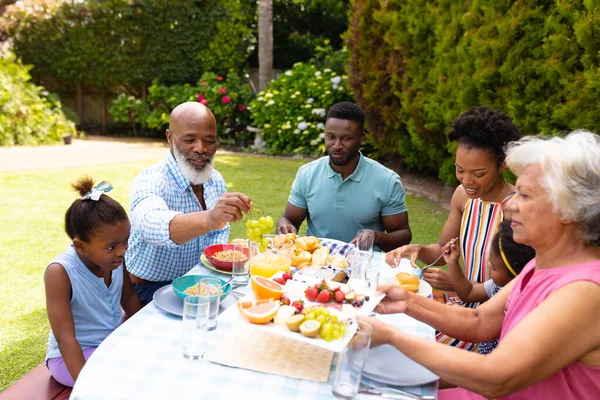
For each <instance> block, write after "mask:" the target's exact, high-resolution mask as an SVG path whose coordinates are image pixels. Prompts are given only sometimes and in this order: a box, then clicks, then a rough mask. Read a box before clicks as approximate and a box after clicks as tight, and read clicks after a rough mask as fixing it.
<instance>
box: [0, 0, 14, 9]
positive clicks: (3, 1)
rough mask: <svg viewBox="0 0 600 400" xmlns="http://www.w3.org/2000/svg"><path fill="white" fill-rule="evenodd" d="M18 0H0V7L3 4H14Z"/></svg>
mask: <svg viewBox="0 0 600 400" xmlns="http://www.w3.org/2000/svg"><path fill="white" fill-rule="evenodd" d="M17 1H18V0H0V8H2V7H4V6H8V5H10V4H15V3H16V2H17Z"/></svg>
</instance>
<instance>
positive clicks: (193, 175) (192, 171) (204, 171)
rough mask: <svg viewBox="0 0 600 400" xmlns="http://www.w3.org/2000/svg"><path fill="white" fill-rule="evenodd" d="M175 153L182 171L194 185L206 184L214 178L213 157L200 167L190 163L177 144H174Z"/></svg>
mask: <svg viewBox="0 0 600 400" xmlns="http://www.w3.org/2000/svg"><path fill="white" fill-rule="evenodd" d="M173 154H174V156H175V160H177V164H178V165H179V168H180V169H181V173H182V174H183V176H185V177H186V178H187V180H189V181H190V183H191V184H192V185H204V184H205V183H206V182H208V181H209V180H210V179H211V178H212V172H213V157H211V158H210V161H209V162H208V164H206V165H205V166H204V167H202V168H200V169H199V168H196V167H194V166H193V165H192V164H191V163H189V162H188V160H186V158H185V156H184V155H183V154H182V153H180V152H179V150H178V149H177V146H175V145H173Z"/></svg>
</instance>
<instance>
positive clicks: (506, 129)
mask: <svg viewBox="0 0 600 400" xmlns="http://www.w3.org/2000/svg"><path fill="white" fill-rule="evenodd" d="M447 136H448V140H450V141H457V142H458V144H459V145H464V146H467V147H469V148H470V147H474V148H477V149H481V150H492V151H493V152H494V154H495V155H496V159H497V160H498V166H500V165H502V163H503V162H504V159H505V157H506V153H505V152H504V146H505V145H506V144H507V143H510V142H513V141H515V140H519V139H521V137H523V135H522V134H521V132H519V130H518V129H517V128H516V127H515V126H514V124H513V123H512V120H511V119H510V117H509V116H508V115H506V114H505V113H503V112H502V111H497V110H493V109H491V108H487V107H483V106H478V107H471V108H470V109H469V110H468V111H465V112H464V113H462V114H461V115H460V116H459V117H458V118H456V119H455V120H454V121H453V122H452V129H450V131H449V132H448V133H447Z"/></svg>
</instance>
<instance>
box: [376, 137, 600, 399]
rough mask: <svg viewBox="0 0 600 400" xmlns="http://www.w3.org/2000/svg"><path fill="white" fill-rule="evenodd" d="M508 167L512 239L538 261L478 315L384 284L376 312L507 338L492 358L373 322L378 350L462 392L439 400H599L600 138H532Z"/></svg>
mask: <svg viewBox="0 0 600 400" xmlns="http://www.w3.org/2000/svg"><path fill="white" fill-rule="evenodd" d="M506 163H507V165H508V167H509V168H510V169H511V170H512V171H513V172H514V173H515V174H516V175H517V176H518V180H517V184H516V188H517V191H516V194H515V195H514V196H513V197H512V198H511V199H510V201H509V202H508V203H507V204H506V205H505V207H506V209H507V211H508V212H509V213H510V215H511V218H512V222H511V227H512V229H513V239H514V241H515V242H517V243H522V244H526V245H528V246H531V247H533V248H534V249H535V251H536V256H535V258H534V259H533V260H532V261H531V262H530V263H529V264H527V265H526V266H525V268H523V270H522V272H521V273H520V274H519V276H518V277H517V278H516V279H513V280H512V281H511V282H510V283H509V284H508V285H506V286H505V287H504V288H503V289H502V290H501V291H500V292H499V293H498V294H497V295H495V296H494V297H492V298H491V299H490V300H489V301H488V302H486V303H485V304H483V305H482V306H480V307H479V308H477V309H468V308H459V307H448V306H445V305H442V304H439V303H436V302H435V301H433V300H430V299H426V298H423V297H420V296H417V295H414V294H412V293H407V292H406V291H404V290H403V289H401V288H399V287H392V286H382V287H381V288H380V290H382V291H384V292H385V293H386V295H387V296H386V298H385V299H384V300H383V301H382V302H381V303H380V305H379V306H378V308H377V309H376V311H378V312H380V313H398V312H404V313H406V314H408V315H410V316H412V317H414V318H416V319H419V320H421V321H423V322H426V323H428V324H429V325H431V326H433V327H434V328H436V329H438V330H440V331H442V332H445V333H447V334H449V335H452V336H453V337H456V338H460V339H462V340H467V341H471V342H481V341H486V340H492V339H495V338H498V337H499V338H500V339H499V345H498V347H497V348H496V349H495V350H494V351H493V352H492V353H491V354H489V355H485V356H484V355H480V354H475V353H471V352H467V351H464V350H460V349H457V348H453V347H449V346H444V345H443V344H439V343H432V342H428V341H425V340H422V339H419V338H417V337H414V336H411V335H408V334H405V333H403V332H401V331H400V330H398V329H396V328H394V327H392V326H390V325H387V324H385V323H383V322H381V321H379V320H377V319H375V318H367V320H368V322H370V323H371V324H372V325H373V327H374V331H373V345H374V346H377V345H381V344H391V345H393V346H395V347H396V348H397V349H398V350H400V351H401V352H402V353H404V354H405V355H406V356H408V357H410V358H412V359H413V360H415V361H416V362H418V363H420V364H422V365H424V366H425V367H427V368H428V369H430V370H431V371H433V372H434V373H436V374H437V375H438V376H440V377H441V378H442V379H443V380H445V381H446V382H449V383H452V384H455V385H457V386H458V387H459V388H458V389H448V390H441V391H440V394H439V399H481V398H484V397H485V398H506V399H515V400H516V399H550V398H553V399H598V398H600V334H599V332H600V318H599V317H598V315H599V314H598V311H599V310H600V248H599V247H598V244H599V242H600V137H598V136H597V135H595V134H592V133H590V132H585V131H576V132H573V133H571V134H569V135H567V136H566V137H565V138H559V137H554V138H551V139H542V138H538V137H526V138H524V139H522V140H520V141H519V142H515V143H513V144H510V145H509V147H508V151H507V157H506ZM482 396H483V397H482Z"/></svg>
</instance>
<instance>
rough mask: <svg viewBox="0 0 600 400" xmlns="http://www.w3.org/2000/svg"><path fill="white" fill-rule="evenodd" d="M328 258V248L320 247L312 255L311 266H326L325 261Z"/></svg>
mask: <svg viewBox="0 0 600 400" xmlns="http://www.w3.org/2000/svg"><path fill="white" fill-rule="evenodd" d="M328 258H329V247H321V248H319V249H317V250H315V251H314V252H313V253H312V261H311V264H312V265H313V266H315V267H322V266H324V265H327V259H328Z"/></svg>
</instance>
